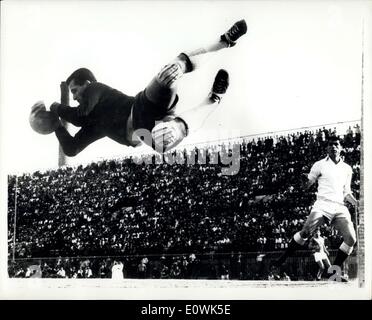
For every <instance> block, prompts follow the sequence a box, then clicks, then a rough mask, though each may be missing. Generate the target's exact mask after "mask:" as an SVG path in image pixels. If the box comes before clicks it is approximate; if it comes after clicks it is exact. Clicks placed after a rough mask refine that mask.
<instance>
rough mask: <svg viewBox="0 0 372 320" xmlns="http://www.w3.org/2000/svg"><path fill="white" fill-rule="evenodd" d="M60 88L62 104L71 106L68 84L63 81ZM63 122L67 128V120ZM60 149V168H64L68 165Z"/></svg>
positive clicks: (60, 148)
mask: <svg viewBox="0 0 372 320" xmlns="http://www.w3.org/2000/svg"><path fill="white" fill-rule="evenodd" d="M60 88H61V104H63V105H66V106H67V105H69V98H70V96H69V92H68V86H67V83H66V82H65V81H62V82H61V85H60ZM61 121H62V124H63V125H64V126H65V127H67V122H66V121H65V120H61ZM58 148H59V149H58V166H59V167H62V166H64V165H65V164H66V155H65V154H64V152H63V150H62V147H61V145H60V144H59V147H58Z"/></svg>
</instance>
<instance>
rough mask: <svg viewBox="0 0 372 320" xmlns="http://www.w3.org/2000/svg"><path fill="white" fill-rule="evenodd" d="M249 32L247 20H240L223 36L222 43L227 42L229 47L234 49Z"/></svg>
mask: <svg viewBox="0 0 372 320" xmlns="http://www.w3.org/2000/svg"><path fill="white" fill-rule="evenodd" d="M247 30H248V28H247V24H246V22H245V20H244V19H243V20H239V21H237V22H235V23H234V25H233V26H232V27H231V28H230V29H229V30H227V31H226V32H225V33H224V34H223V35H222V36H221V41H225V42H227V44H228V45H229V47H233V46H235V44H236V41H237V40H238V39H239V38H240V37H241V36H242V35H244V34H245V33H246V32H247Z"/></svg>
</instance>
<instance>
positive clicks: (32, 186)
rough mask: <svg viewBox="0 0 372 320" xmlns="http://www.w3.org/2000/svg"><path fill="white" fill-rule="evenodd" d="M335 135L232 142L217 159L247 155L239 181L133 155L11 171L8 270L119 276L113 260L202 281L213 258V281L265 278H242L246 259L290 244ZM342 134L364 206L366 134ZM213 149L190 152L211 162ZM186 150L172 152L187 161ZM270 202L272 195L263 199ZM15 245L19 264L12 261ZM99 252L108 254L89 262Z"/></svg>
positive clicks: (205, 168)
mask: <svg viewBox="0 0 372 320" xmlns="http://www.w3.org/2000/svg"><path fill="white" fill-rule="evenodd" d="M336 133H337V132H336V129H335V128H334V129H326V128H325V127H324V128H321V129H317V130H314V131H312V130H304V131H300V132H295V133H290V134H287V135H275V136H274V135H273V136H266V137H259V138H255V139H251V140H247V139H240V140H239V141H235V142H232V141H230V142H228V143H225V144H223V145H222V148H221V146H219V149H218V150H221V151H220V152H229V150H231V148H233V147H234V146H235V147H236V146H237V145H238V147H239V149H240V169H239V172H238V173H237V174H235V175H223V174H221V165H220V164H213V163H209V162H211V161H209V162H208V161H207V163H206V164H198V163H196V164H193V165H190V164H187V163H185V164H178V163H174V164H169V163H166V162H163V163H162V164H154V163H153V164H144V163H143V164H136V163H135V162H134V161H133V159H132V158H126V159H120V160H104V161H100V162H96V163H91V164H89V165H85V166H83V165H80V166H78V167H75V168H72V167H64V168H60V169H56V170H48V171H45V172H40V171H37V172H33V173H24V174H22V175H20V176H15V175H10V176H9V180H8V239H9V261H10V262H9V274H10V276H13V277H25V276H30V274H32V272H31V273H30V271H29V270H27V266H22V267H19V263H18V264H17V263H16V261H21V260H22V259H24V260H25V261H26V260H27V259H33V261H34V262H35V261H38V263H37V264H38V265H40V266H41V269H42V271H43V272H42V273H43V276H44V277H62V276H63V277H78V278H79V277H82V278H84V277H110V268H111V265H112V263H113V261H114V258H112V257H115V256H121V257H123V258H122V261H123V262H124V265H125V272H126V273H127V274H126V275H127V276H133V277H155V278H167V277H168V278H169V277H171V278H196V277H198V276H200V272H201V271H200V270H201V269H202V268H201V266H202V264H203V263H202V262H201V261H200V260H198V255H203V254H209V255H210V254H211V253H213V254H214V256H215V257H216V256H218V255H223V254H225V256H227V257H228V259H225V260H221V259H220V260H219V262H217V260H218V259H217V260H216V261H214V262H211V263H210V264H209V269H208V270H209V271H208V272H207V274H209V275H210V274H214V275H213V277H219V275H220V273H221V272H220V271H219V270H224V271H223V272H222V273H226V269H228V270H229V272H230V278H241V277H244V278H247V277H250V278H251V279H254V278H257V277H258V278H259V277H263V276H262V275H261V274H259V273H260V272H258V271H257V272H256V273H255V272H253V273H252V274H251V275H241V272H240V271H238V270H239V268H241V267H240V263H241V262H240V258H239V253H246V252H256V253H257V252H272V251H273V252H275V251H280V250H283V249H284V248H286V246H287V244H288V241H289V240H290V238H291V236H292V235H293V234H294V233H295V232H296V231H297V230H299V228H300V227H301V225H302V224H303V222H304V220H305V219H306V216H307V215H308V213H309V209H310V206H311V205H312V203H313V201H314V199H315V189H311V192H309V193H304V192H303V191H301V189H300V188H299V179H298V177H299V176H300V175H301V174H302V173H304V172H308V171H309V169H310V167H311V165H312V164H313V163H314V162H315V161H317V160H319V159H320V158H322V157H323V156H325V154H324V151H325V140H326V138H327V136H329V135H334V134H336ZM341 137H342V139H343V145H344V151H345V152H344V158H345V161H346V162H347V163H348V164H350V165H351V166H352V168H353V181H352V190H353V192H354V194H356V196H357V198H359V184H360V128H359V126H358V125H356V126H354V127H353V128H352V127H349V129H348V130H347V132H346V133H345V134H343V135H341ZM216 148H217V147H216V146H214V145H211V146H209V147H208V148H195V149H194V150H193V152H195V154H197V156H198V157H200V156H201V155H202V153H204V155H207V159H208V157H209V156H212V155H213V151H214V150H216ZM189 152H190V151H186V150H177V151H174V153H177V154H178V155H179V156H187V154H188V153H189ZM150 157H153V159H154V157H156V156H154V155H152V156H150ZM209 160H210V159H209ZM16 180H17V225H16V228H17V229H16V230H17V232H16V241H15V243H16V247H15V248H13V241H12V239H13V224H14V216H15V212H14V209H15V190H16ZM262 195H274V197H273V198H272V199H270V200H269V201H262V202H255V201H254V199H255V197H257V196H262ZM350 209H351V212H352V208H350ZM321 231H322V234H323V236H325V237H326V239H327V243H328V246H329V248H330V249H331V250H332V249H336V248H337V247H338V246H339V244H340V241H341V239H340V237H339V236H338V235H337V233H336V232H335V231H334V230H333V229H330V228H322V230H321ZM13 249H14V252H15V258H16V259H15V261H13V262H11V258H12V252H13ZM195 254H196V256H195ZM151 255H158V257H161V259H160V258H159V259H158V260H157V262H156V263H155V262H154V263H149V262H148V259H147V258H146V259H147V262H146V259H144V257H146V256H147V257H149V258H150V260H151ZM91 256H95V257H101V258H99V259H98V258H97V259H94V261H93V260H92V259H84V258H81V257H91ZM256 256H257V254H255V256H254V259H256ZM58 257H69V258H58ZM79 257H80V258H79ZM110 257H111V258H110ZM42 258H43V259H42ZM47 258H53V259H50V261H49V260H48V259H47ZM37 259H39V260H37ZM143 260H144V261H145V263H143ZM212 260H213V258H212ZM164 261H166V263H165V262H164ZM221 261H222V262H221ZM232 261H235V262H234V263H233V262H232ZM150 262H151V261H150ZM206 264H208V263H206ZM211 264H212V265H213V268H212V269H211V267H210V265H211ZM61 268H62V269H63V270H61ZM211 270H212V271H211ZM34 272H35V271H34ZM198 272H199V274H198Z"/></svg>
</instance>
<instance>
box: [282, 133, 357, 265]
mask: <svg viewBox="0 0 372 320" xmlns="http://www.w3.org/2000/svg"><path fill="white" fill-rule="evenodd" d="M341 151H342V146H341V143H340V139H339V138H338V137H334V136H332V137H330V138H329V140H328V145H327V153H328V155H327V157H326V158H324V159H322V160H320V161H317V162H315V163H314V165H313V166H312V168H311V170H310V173H309V174H308V175H307V181H306V183H305V185H304V188H305V189H306V190H308V189H309V188H310V187H311V186H312V185H313V184H314V183H315V182H318V192H317V200H316V201H315V203H314V205H313V208H312V210H311V212H310V215H309V216H308V217H307V220H306V222H305V224H304V226H303V227H302V230H301V231H299V232H297V233H296V234H295V235H294V236H293V239H292V240H291V242H290V243H289V245H288V248H287V250H286V251H285V252H284V254H283V255H282V256H281V257H280V258H279V259H278V260H277V261H276V262H275V265H276V266H280V265H281V264H283V263H284V261H285V260H286V258H287V257H288V256H290V255H291V254H293V253H294V252H295V251H296V250H297V249H301V248H303V245H304V244H305V242H306V240H307V238H308V237H309V236H310V235H311V234H312V233H313V232H314V230H316V229H317V228H318V227H319V226H321V225H323V224H324V223H329V224H332V225H333V226H334V228H335V229H336V230H337V231H338V232H339V234H340V235H341V236H342V238H343V243H342V244H341V246H340V248H339V250H338V252H337V256H336V258H335V261H334V262H333V265H337V266H339V267H340V268H341V266H342V264H343V262H344V261H345V260H346V258H347V257H348V256H349V255H350V254H351V252H352V251H353V246H354V244H355V242H356V233H355V230H354V226H353V223H352V221H351V217H350V213H349V210H348V208H347V207H346V206H345V203H344V201H347V202H349V203H350V204H352V205H353V206H355V207H357V206H358V201H357V200H356V199H355V197H354V196H353V195H352V192H351V188H350V184H351V177H352V169H351V167H350V166H349V165H348V164H346V163H345V162H344V161H343V160H342V159H341Z"/></svg>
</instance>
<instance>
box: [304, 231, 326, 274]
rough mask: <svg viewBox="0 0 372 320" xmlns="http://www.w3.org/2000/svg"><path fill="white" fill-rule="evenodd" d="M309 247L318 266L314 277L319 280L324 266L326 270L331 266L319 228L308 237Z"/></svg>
mask: <svg viewBox="0 0 372 320" xmlns="http://www.w3.org/2000/svg"><path fill="white" fill-rule="evenodd" d="M309 248H310V249H311V250H312V251H313V256H314V260H315V262H316V263H317V264H318V266H319V270H318V273H317V275H316V279H317V280H321V279H322V274H323V272H324V268H327V270H328V268H329V267H330V266H331V262H330V261H329V259H328V256H329V252H328V250H327V247H326V246H325V243H324V238H323V237H322V236H321V235H320V230H319V229H317V230H316V231H315V234H314V235H313V237H312V238H311V239H310V241H309Z"/></svg>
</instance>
